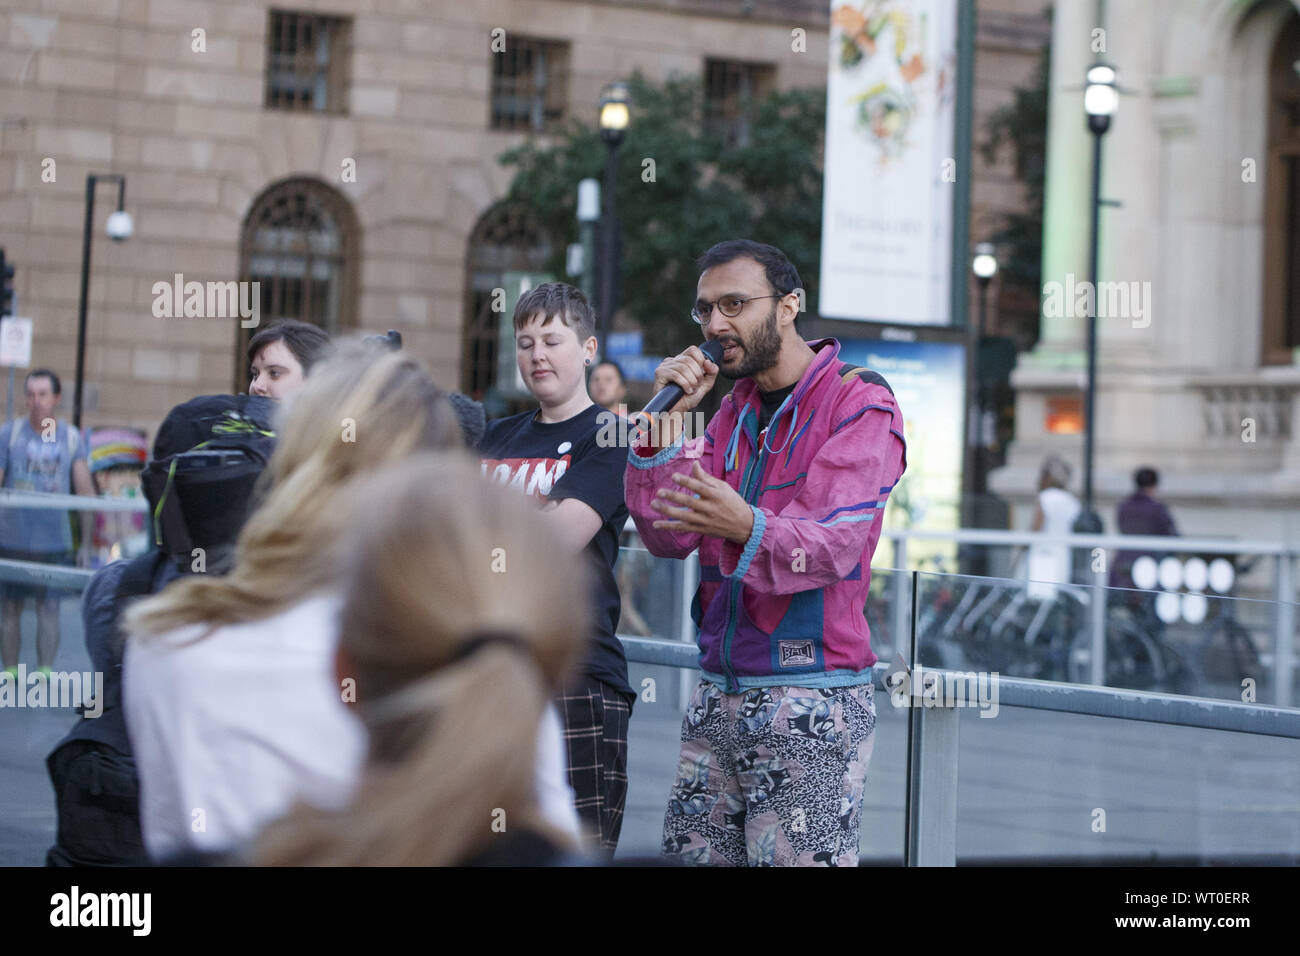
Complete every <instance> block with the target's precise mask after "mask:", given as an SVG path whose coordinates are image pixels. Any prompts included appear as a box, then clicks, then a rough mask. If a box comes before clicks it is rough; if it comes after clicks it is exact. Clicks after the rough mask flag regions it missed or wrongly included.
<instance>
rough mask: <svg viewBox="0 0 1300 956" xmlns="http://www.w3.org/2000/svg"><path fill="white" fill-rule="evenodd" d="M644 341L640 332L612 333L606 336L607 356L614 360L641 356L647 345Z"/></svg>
mask: <svg viewBox="0 0 1300 956" xmlns="http://www.w3.org/2000/svg"><path fill="white" fill-rule="evenodd" d="M643 339H644V336H643V335H642V334H641V333H640V332H611V333H609V335H607V336H605V354H606V355H607V356H609V357H610V358H612V359H616V358H621V357H623V356H625V355H628V356H637V355H640V354H641V349H642V348H643V347H644V344H645V343H644V342H643ZM619 364H620V365H621V364H622V363H621V362H620V363H619ZM624 374H626V372H625V373H624Z"/></svg>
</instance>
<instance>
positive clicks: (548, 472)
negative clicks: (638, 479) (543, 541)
mask: <svg viewBox="0 0 1300 956" xmlns="http://www.w3.org/2000/svg"><path fill="white" fill-rule="evenodd" d="M602 414H606V415H607V414H608V413H605V412H604V409H602V408H601V407H600V406H599V405H596V404H594V403H593V404H591V405H588V406H587V408H585V409H584V410H583V411H581V412H579V413H578V414H577V415H574V416H573V417H572V418H569V419H566V420H565V421H562V422H539V421H537V413H536V412H523V413H522V414H519V415H513V416H511V417H510V418H501V419H498V420H496V421H494V422H489V423H488V426H487V432H486V433H485V434H484V436H483V440H482V441H481V442H479V446H478V453H479V458H480V459H481V460H482V463H483V471H484V474H485V475H486V476H487V477H489V478H491V479H492V480H493V481H496V482H498V483H499V484H503V485H505V486H506V487H508V488H516V489H518V490H519V491H520V492H521V493H522V494H526V495H533V496H535V497H537V498H539V499H543V500H544V499H548V498H549V499H551V500H555V501H558V500H561V499H564V498H576V499H578V500H579V501H581V502H582V503H583V504H586V505H587V506H588V507H590V508H591V509H592V510H593V511H595V512H596V513H597V514H598V515H600V519H601V522H602V523H601V526H600V529H599V530H598V531H597V532H596V533H595V535H594V536H593V537H592V539H591V542H590V543H589V544H588V545H587V547H586V550H585V552H584V555H585V558H586V560H587V561H588V562H589V564H590V565H591V569H592V572H593V577H594V578H595V581H596V593H595V596H594V601H595V609H596V629H595V634H594V635H593V636H592V643H591V647H590V648H589V649H588V652H587V655H586V657H585V659H584V661H583V666H582V673H584V674H587V675H588V676H590V677H595V678H597V679H599V680H602V681H604V682H605V683H606V684H609V685H611V686H612V687H613V688H615V689H616V690H618V691H619V692H620V693H622V694H623V695H624V696H625V697H627V698H628V702H629V706H630V705H631V702H632V701H633V700H634V699H635V697H636V695H635V694H634V693H633V692H632V688H631V687H630V686H629V685H628V681H627V657H626V656H625V655H624V654H623V645H622V644H621V643H620V642H619V640H618V638H617V637H615V636H614V629H615V628H616V627H617V626H618V617H619V612H620V610H621V605H620V602H619V595H618V584H617V583H616V582H615V580H614V562H615V561H616V560H617V559H618V539H619V535H620V534H621V533H622V531H623V526H624V525H625V524H626V523H627V505H626V504H624V502H623V472H624V470H625V469H626V468H627V449H626V448H623V447H619V445H618V443H616V442H611V443H609V447H606V448H602V447H600V445H599V444H597V441H596V437H597V434H598V433H599V432H600V430H601V425H602V424H603V423H604V422H605V420H606V419H602V418H600V417H599V416H601V415H602ZM606 431H608V429H606Z"/></svg>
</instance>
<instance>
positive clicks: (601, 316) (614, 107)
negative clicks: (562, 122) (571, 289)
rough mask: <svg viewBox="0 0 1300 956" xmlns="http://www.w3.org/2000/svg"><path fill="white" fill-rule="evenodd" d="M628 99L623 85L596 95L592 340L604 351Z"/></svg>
mask: <svg viewBox="0 0 1300 956" xmlns="http://www.w3.org/2000/svg"><path fill="white" fill-rule="evenodd" d="M630 100H631V96H630V95H629V93H628V89H627V84H626V83H611V84H609V85H608V86H606V87H605V89H604V90H603V91H601V94H600V138H601V139H603V140H604V141H605V182H604V186H603V188H602V189H601V193H602V196H601V199H602V200H603V209H602V213H601V223H600V232H601V268H600V308H599V309H598V310H597V313H596V337H597V338H598V339H599V341H600V351H601V354H604V351H605V333H606V331H607V330H608V329H609V328H610V327H611V326H612V325H613V322H614V312H615V310H616V309H617V308H618V303H617V301H615V299H616V297H617V295H618V293H617V288H618V219H617V217H616V215H615V211H614V183H615V179H616V177H617V175H618V147H619V144H620V143H622V142H623V134H624V132H626V130H627V124H628V115H629V114H628V104H629V102H630Z"/></svg>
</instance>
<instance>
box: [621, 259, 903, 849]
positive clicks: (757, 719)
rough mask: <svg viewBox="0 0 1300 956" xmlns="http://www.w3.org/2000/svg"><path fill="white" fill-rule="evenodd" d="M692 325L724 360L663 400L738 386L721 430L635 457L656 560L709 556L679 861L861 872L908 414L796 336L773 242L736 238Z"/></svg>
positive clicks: (679, 798)
mask: <svg viewBox="0 0 1300 956" xmlns="http://www.w3.org/2000/svg"><path fill="white" fill-rule="evenodd" d="M698 265H699V270H700V275H699V280H698V282H697V287H696V301H695V306H694V308H693V309H692V310H691V314H692V317H693V318H694V319H695V321H696V322H697V323H699V325H700V326H701V327H702V328H701V331H702V332H703V335H704V338H705V339H712V340H716V341H717V342H718V343H719V344H721V345H722V346H723V347H724V350H723V352H722V358H721V361H720V362H718V363H716V364H715V363H714V362H712V361H710V360H709V359H708V357H707V356H706V355H705V354H704V353H703V351H701V349H700V348H699V347H697V346H694V345H692V346H691V347H690V348H688V349H687V350H686V351H684V352H682V353H681V354H680V355H677V356H674V357H672V358H668V359H665V360H664V361H663V362H662V363H661V364H660V366H659V368H658V369H657V370H656V372H655V382H654V384H655V390H656V391H659V390H661V389H663V388H665V387H666V386H668V385H669V384H670V383H671V384H675V385H678V386H680V387H681V388H682V390H683V395H682V398H681V399H680V400H679V401H678V402H677V404H676V405H675V406H674V407H673V408H672V409H671V410H670V412H676V413H682V412H688V411H689V410H690V409H692V408H694V407H695V406H696V405H698V404H699V402H700V401H701V399H703V398H704V396H705V395H707V394H708V392H709V390H710V389H711V388H712V387H713V384H714V381H715V380H716V378H717V376H718V375H719V374H721V375H722V376H724V377H725V378H729V379H733V380H734V381H735V383H736V384H735V387H734V388H732V390H731V391H730V392H729V393H728V394H727V395H726V397H725V398H723V400H722V407H721V408H720V410H719V411H718V413H717V414H716V415H714V416H713V418H712V419H710V421H709V424H708V427H707V429H706V430H705V433H704V435H702V436H696V437H693V438H690V439H689V440H685V439H684V436H683V435H682V434H681V432H682V422H681V420H680V417H678V418H674V417H673V416H671V415H670V416H669V417H667V418H666V419H665V420H664V425H665V427H660V428H658V429H652V430H651V432H650V435H649V436H648V439H647V440H646V441H644V442H635V443H633V445H632V447H631V448H630V449H629V452H628V455H627V456H626V461H627V467H626V473H625V477H624V483H625V494H626V496H627V506H628V510H629V511H630V512H631V514H632V517H633V519H634V520H635V521H636V526H637V530H638V531H639V532H640V533H641V538H642V540H643V541H644V542H645V546H646V548H647V549H648V550H649V551H650V553H651V554H655V555H659V556H661V557H671V558H685V557H686V556H687V555H689V554H690V553H691V552H692V551H696V550H698V552H699V561H700V587H699V593H698V594H697V595H696V600H695V605H694V607H693V609H692V612H693V617H694V620H695V623H696V625H697V626H698V627H699V629H700V631H699V645H700V670H701V672H702V675H703V676H702V679H701V680H700V682H699V684H698V685H697V686H696V689H695V692H694V693H693V695H692V696H691V699H690V701H689V703H688V704H687V706H686V714H685V718H684V720H683V722H682V733H681V740H682V746H681V755H680V757H679V761H678V768H677V777H676V781H675V783H674V785H673V788H672V790H671V793H670V796H669V801H668V808H667V811H666V813H665V815H664V842H663V852H664V854H665V855H667V856H670V857H673V858H675V859H679V860H681V861H682V862H686V863H695V864H713V865H723V866H772V865H775V866H856V865H857V862H858V828H859V823H860V820H861V815H862V803H863V794H864V792H865V788H866V778H867V767H868V765H869V764H870V761H871V752H872V747H873V744H874V739H873V734H874V730H875V723H876V709H875V697H874V689H873V687H872V683H871V681H872V666H873V665H874V664H875V662H876V655H875V654H874V653H873V651H872V649H871V632H870V629H869V627H868V626H867V620H866V617H865V615H864V610H865V605H866V601H867V595H868V590H869V587H870V584H871V556H872V554H873V553H874V552H875V548H876V542H877V541H878V540H879V538H880V532H881V528H882V520H883V519H882V515H883V514H884V510H885V501H886V498H887V497H888V495H889V492H890V490H891V489H892V488H893V487H894V486H895V485H896V484H897V483H898V480H899V479H900V478H901V477H902V475H903V470H904V469H905V468H906V449H905V447H904V440H903V434H904V431H903V416H902V412H901V411H900V410H899V408H898V403H897V402H896V401H895V400H894V394H893V391H892V390H891V389H890V387H889V385H888V383H887V382H886V381H885V379H884V378H882V377H881V376H880V375H879V374H878V373H876V372H873V371H871V370H870V369H865V368H860V367H857V366H854V365H852V364H851V363H848V362H845V361H843V360H842V359H841V358H840V344H839V342H837V341H835V339H831V338H826V339H817V340H813V341H805V340H804V338H803V336H801V335H800V334H799V332H798V330H797V329H796V328H795V321H796V319H797V318H798V315H799V302H800V291H801V290H800V282H799V273H798V271H797V270H796V269H795V267H794V265H793V264H792V263H791V262H790V260H789V259H787V258H786V256H785V254H784V253H782V252H781V250H780V249H777V248H776V247H774V246H769V245H765V244H763V243H758V242H753V241H750V240H747V239H739V240H732V241H728V242H721V243H718V244H717V245H715V246H713V247H712V248H710V249H709V250H708V251H707V252H706V253H705V254H704V255H703V256H702V257H701V258H700V261H699V263H698Z"/></svg>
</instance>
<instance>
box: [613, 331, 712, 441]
mask: <svg viewBox="0 0 1300 956" xmlns="http://www.w3.org/2000/svg"><path fill="white" fill-rule="evenodd" d="M700 351H701V352H703V353H704V355H705V357H707V358H708V359H709V361H711V362H712V363H713V364H714V365H721V364H722V343H721V342H719V341H718V340H717V339H709V340H708V341H707V342H705V343H704V344H703V345H701V346H700ZM684 394H686V392H685V389H683V388H682V387H681V386H680V385H678V384H677V383H676V382H669V383H668V384H667V385H665V386H664V387H663V388H661V389H659V391H657V392H655V394H654V397H652V398H651V399H650V401H649V402H647V403H646V406H645V408H643V409H641V411H639V412H637V413H636V414H635V415H633V416H632V422H633V424H634V427H635V428H636V434H637V435H640V434H644V432H645V431H646V430H647V429H648V428H649V426H650V421H651V419H653V418H654V417H655V416H656V415H658V414H660V413H661V412H666V411H667V410H668V409H670V408H672V407H673V406H674V405H676V404H677V403H678V402H680V401H681V400H682V396H683V395H684Z"/></svg>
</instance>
